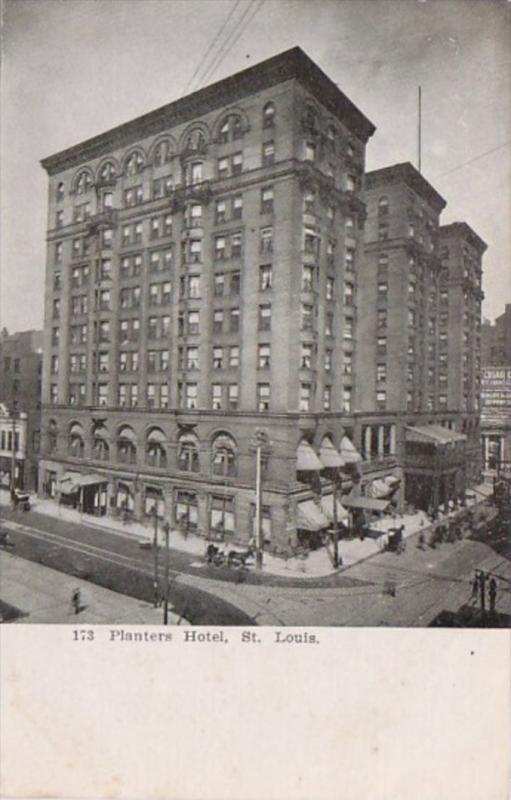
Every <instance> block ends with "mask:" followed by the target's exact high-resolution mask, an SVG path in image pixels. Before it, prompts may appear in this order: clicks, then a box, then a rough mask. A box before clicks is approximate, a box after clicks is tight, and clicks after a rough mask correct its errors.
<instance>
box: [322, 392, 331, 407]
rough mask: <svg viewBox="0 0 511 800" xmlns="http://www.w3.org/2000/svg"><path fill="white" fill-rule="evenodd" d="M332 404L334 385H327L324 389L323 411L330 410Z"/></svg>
mask: <svg viewBox="0 0 511 800" xmlns="http://www.w3.org/2000/svg"><path fill="white" fill-rule="evenodd" d="M331 406H332V387H331V386H325V388H324V389H323V411H330V408H331Z"/></svg>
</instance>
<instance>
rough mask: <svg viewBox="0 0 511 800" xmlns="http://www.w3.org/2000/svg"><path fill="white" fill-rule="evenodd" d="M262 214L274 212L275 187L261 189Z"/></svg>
mask: <svg viewBox="0 0 511 800" xmlns="http://www.w3.org/2000/svg"><path fill="white" fill-rule="evenodd" d="M261 214H273V187H272V186H266V187H263V188H262V189H261Z"/></svg>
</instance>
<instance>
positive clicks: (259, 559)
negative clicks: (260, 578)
mask: <svg viewBox="0 0 511 800" xmlns="http://www.w3.org/2000/svg"><path fill="white" fill-rule="evenodd" d="M269 445H270V441H269V440H268V436H267V435H266V433H265V432H264V431H262V430H257V431H256V432H255V434H254V437H253V439H252V445H251V450H252V452H254V451H255V456H256V491H255V495H256V496H255V515H254V527H255V532H254V534H255V535H254V538H255V545H256V568H257V569H261V568H262V566H263V547H264V542H263V531H262V519H261V516H262V514H261V512H262V492H263V487H262V469H261V461H262V449H263V447H266V448H268V446H269Z"/></svg>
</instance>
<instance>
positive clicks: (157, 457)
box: [145, 428, 167, 467]
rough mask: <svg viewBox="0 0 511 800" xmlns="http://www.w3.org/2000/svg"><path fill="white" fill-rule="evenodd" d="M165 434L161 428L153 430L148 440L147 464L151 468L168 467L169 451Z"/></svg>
mask: <svg viewBox="0 0 511 800" xmlns="http://www.w3.org/2000/svg"><path fill="white" fill-rule="evenodd" d="M165 442H166V438H165V434H164V433H163V431H162V430H161V428H152V429H151V430H150V431H149V433H148V435H147V439H146V450H145V455H146V463H147V464H149V466H151V467H166V466H167V450H166V449H165Z"/></svg>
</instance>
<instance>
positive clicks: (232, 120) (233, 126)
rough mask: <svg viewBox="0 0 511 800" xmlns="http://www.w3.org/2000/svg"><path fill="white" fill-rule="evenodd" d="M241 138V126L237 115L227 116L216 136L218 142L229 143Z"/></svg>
mask: <svg viewBox="0 0 511 800" xmlns="http://www.w3.org/2000/svg"><path fill="white" fill-rule="evenodd" d="M242 136H243V124H242V122H241V117H240V115H239V114H229V115H228V116H227V117H226V118H225V120H224V121H223V123H222V125H221V126H220V132H219V134H218V141H219V142H231V141H234V140H235V139H240V138H241V137H242Z"/></svg>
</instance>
